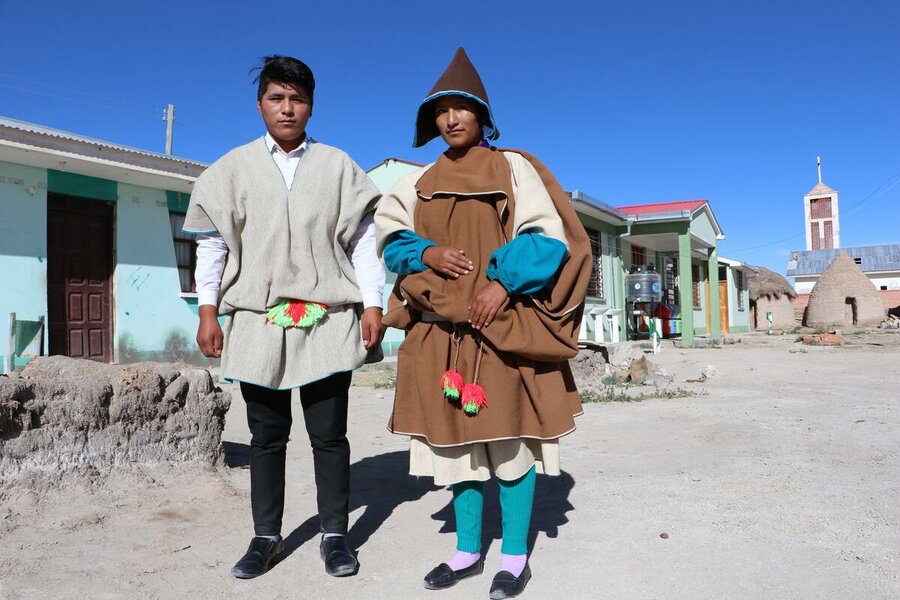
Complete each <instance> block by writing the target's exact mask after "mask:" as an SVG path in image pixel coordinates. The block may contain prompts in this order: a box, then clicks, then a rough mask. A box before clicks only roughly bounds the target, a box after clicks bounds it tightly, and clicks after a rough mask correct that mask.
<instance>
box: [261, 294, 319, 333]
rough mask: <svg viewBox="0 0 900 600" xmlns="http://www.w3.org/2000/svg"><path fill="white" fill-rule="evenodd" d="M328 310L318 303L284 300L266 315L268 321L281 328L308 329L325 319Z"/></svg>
mask: <svg viewBox="0 0 900 600" xmlns="http://www.w3.org/2000/svg"><path fill="white" fill-rule="evenodd" d="M327 308H328V307H327V306H325V305H324V304H320V303H318V302H306V301H304V300H282V301H281V302H279V303H278V304H276V305H275V306H273V307H272V308H271V309H270V310H269V312H267V313H266V321H268V322H269V323H272V324H273V325H278V326H279V327H301V328H304V329H308V328H310V327H312V326H313V325H315V324H316V323H318V322H319V321H321V320H322V319H323V318H324V317H325V314H326V309H327Z"/></svg>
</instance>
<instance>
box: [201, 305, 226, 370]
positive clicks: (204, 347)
mask: <svg viewBox="0 0 900 600" xmlns="http://www.w3.org/2000/svg"><path fill="white" fill-rule="evenodd" d="M197 312H198V313H199V314H200V326H199V327H198V328H197V344H198V345H199V346H200V352H202V353H203V356H205V357H207V358H221V357H222V327H220V326H219V319H218V316H219V314H218V310H217V309H216V307H215V306H213V305H212V304H203V305H201V306H200V307H199V308H198V309H197Z"/></svg>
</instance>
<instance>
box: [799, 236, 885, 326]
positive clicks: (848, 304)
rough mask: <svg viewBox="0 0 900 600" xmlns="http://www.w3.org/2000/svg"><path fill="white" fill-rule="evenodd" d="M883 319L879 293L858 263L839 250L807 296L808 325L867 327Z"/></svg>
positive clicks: (806, 323)
mask: <svg viewBox="0 0 900 600" xmlns="http://www.w3.org/2000/svg"><path fill="white" fill-rule="evenodd" d="M883 320H884V304H883V303H882V302H881V295H880V293H879V292H878V290H877V289H876V288H875V286H874V285H872V282H871V281H869V278H868V277H866V276H865V275H864V274H863V272H862V270H860V268H859V265H857V264H856V263H855V262H854V261H853V259H852V258H850V257H849V256H848V255H847V254H846V253H844V252H841V253H839V254H838V255H837V256H836V257H835V259H834V260H833V261H832V262H831V265H829V266H828V268H827V269H825V272H824V273H822V276H821V277H819V280H818V281H817V282H816V285H815V287H813V289H812V293H811V294H810V296H809V304H808V305H807V307H806V315H805V316H804V318H803V324H804V325H806V326H807V327H854V326H856V327H869V326H872V325H877V324H878V323H880V322H881V321H883Z"/></svg>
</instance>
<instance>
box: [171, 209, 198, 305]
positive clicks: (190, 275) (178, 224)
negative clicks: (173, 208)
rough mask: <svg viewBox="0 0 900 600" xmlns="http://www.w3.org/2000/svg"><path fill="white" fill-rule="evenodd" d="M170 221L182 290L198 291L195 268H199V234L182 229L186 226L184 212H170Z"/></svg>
mask: <svg viewBox="0 0 900 600" xmlns="http://www.w3.org/2000/svg"><path fill="white" fill-rule="evenodd" d="M169 223H170V224H171V225H172V242H173V243H174V245H175V262H176V264H177V265H178V279H179V281H180V282H181V291H182V292H196V291H197V285H196V283H195V282H194V270H195V269H196V268H197V252H196V250H195V244H196V241H197V236H196V234H193V233H185V232H183V231H182V230H181V228H182V227H184V214H182V213H175V212H170V213H169Z"/></svg>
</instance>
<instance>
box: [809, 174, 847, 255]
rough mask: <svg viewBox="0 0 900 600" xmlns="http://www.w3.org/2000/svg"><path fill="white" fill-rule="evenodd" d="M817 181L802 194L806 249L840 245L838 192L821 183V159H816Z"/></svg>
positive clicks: (837, 246)
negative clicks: (807, 191)
mask: <svg viewBox="0 0 900 600" xmlns="http://www.w3.org/2000/svg"><path fill="white" fill-rule="evenodd" d="M816 162H817V163H818V170H819V183H817V184H816V186H815V187H814V188H813V189H811V190H810V191H809V193H807V194H806V195H805V196H803V212H804V216H805V218H806V227H805V230H806V249H807V250H821V249H823V248H824V249H827V248H840V247H841V228H840V222H839V219H838V214H839V211H838V193H837V190H833V189H831V188H830V187H828V186H827V185H825V184H824V183H822V161H821V159H818V157H817V161H816Z"/></svg>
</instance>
